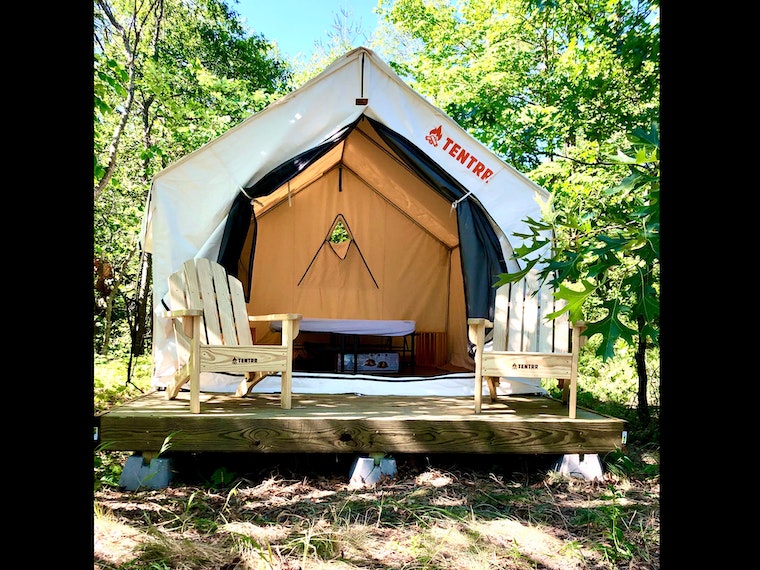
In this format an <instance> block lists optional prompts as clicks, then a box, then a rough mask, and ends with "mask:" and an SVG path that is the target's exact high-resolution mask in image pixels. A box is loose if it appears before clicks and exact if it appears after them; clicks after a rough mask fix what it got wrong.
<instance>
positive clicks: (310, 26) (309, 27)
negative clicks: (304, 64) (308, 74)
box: [230, 0, 378, 59]
mask: <svg viewBox="0 0 760 570" xmlns="http://www.w3.org/2000/svg"><path fill="white" fill-rule="evenodd" d="M377 2H378V0H239V2H238V3H237V4H235V3H234V2H230V6H231V8H232V9H233V10H235V11H236V12H237V13H238V14H240V17H241V20H243V19H244V22H243V23H244V25H245V26H246V27H247V28H248V29H249V30H251V31H253V32H256V33H259V34H263V35H264V36H265V37H266V38H267V39H268V40H269V41H272V42H277V45H279V46H280V51H281V52H282V54H283V55H284V56H285V57H288V58H294V57H296V56H297V55H298V54H299V53H303V55H304V57H305V58H306V59H308V58H309V57H310V56H311V53H312V51H313V49H314V42H315V41H317V40H323V41H325V42H327V35H328V33H329V32H330V31H331V30H332V26H333V23H334V21H335V15H336V14H339V13H340V10H341V8H343V9H345V11H346V12H351V13H352V16H351V18H350V20H349V22H351V23H353V24H355V25H361V28H362V29H363V31H364V32H365V33H366V35H367V36H368V37H371V36H372V33H373V32H374V30H375V28H376V27H377V15H376V14H374V13H373V12H372V10H373V9H374V8H375V7H376V6H377ZM362 43H364V44H366V43H367V42H362ZM354 47H356V46H354Z"/></svg>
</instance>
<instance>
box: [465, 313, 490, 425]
mask: <svg viewBox="0 0 760 570" xmlns="http://www.w3.org/2000/svg"><path fill="white" fill-rule="evenodd" d="M468 322H469V323H470V340H472V341H473V342H474V343H475V346H476V347H477V348H476V350H475V413H476V414H479V413H480V408H481V404H482V400H483V375H482V370H483V350H482V348H483V344H484V343H485V336H486V324H485V319H470V320H469V321H468ZM473 337H474V338H473Z"/></svg>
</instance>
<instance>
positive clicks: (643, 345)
mask: <svg viewBox="0 0 760 570" xmlns="http://www.w3.org/2000/svg"><path fill="white" fill-rule="evenodd" d="M637 324H638V329H639V343H638V347H637V348H636V374H637V375H638V377H639V403H638V407H637V412H638V415H639V420H640V421H641V424H642V425H643V426H644V427H646V426H648V425H649V422H650V420H651V419H652V416H651V414H650V412H649V401H648V400H647V385H648V384H649V379H648V377H647V365H646V352H647V340H646V336H645V335H644V334H643V330H644V324H645V323H644V318H643V317H639V318H638V319H637Z"/></svg>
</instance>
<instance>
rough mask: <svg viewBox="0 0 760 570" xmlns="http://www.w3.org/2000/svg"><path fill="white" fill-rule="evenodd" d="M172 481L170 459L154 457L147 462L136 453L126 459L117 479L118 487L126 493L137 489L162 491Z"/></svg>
mask: <svg viewBox="0 0 760 570" xmlns="http://www.w3.org/2000/svg"><path fill="white" fill-rule="evenodd" d="M171 480H172V462H171V459H168V458H164V457H154V458H152V459H150V461H148V460H147V457H146V458H144V457H143V456H142V455H140V454H138V453H136V454H134V455H132V456H130V457H128V458H127V462H126V463H125V464H124V468H123V469H122V471H121V477H119V487H124V488H125V489H126V490H127V491H135V490H137V489H140V488H143V489H164V488H166V487H168V486H169V482H170V481H171Z"/></svg>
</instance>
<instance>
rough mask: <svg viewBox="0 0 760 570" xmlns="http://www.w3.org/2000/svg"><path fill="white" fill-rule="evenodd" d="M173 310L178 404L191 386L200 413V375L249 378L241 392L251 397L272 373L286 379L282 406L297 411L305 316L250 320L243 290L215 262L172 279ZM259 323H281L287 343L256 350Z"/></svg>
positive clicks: (173, 392) (169, 393) (195, 264)
mask: <svg viewBox="0 0 760 570" xmlns="http://www.w3.org/2000/svg"><path fill="white" fill-rule="evenodd" d="M168 297H169V304H170V310H169V311H166V312H165V313H164V316H166V317H167V318H171V319H172V322H173V326H174V333H175V338H176V341H177V359H178V362H177V372H176V373H175V375H174V379H173V381H172V382H171V383H170V385H169V386H167V388H166V397H167V399H170V400H171V399H174V398H176V397H177V395H178V394H179V391H180V389H181V388H182V386H183V385H185V383H187V382H188V381H189V382H190V411H191V412H192V413H195V414H197V413H200V411H201V409H200V373H201V372H233V373H238V374H243V375H244V377H243V380H242V381H241V382H240V385H239V386H238V389H237V392H236V393H237V395H238V396H241V397H242V396H245V395H246V394H248V392H250V390H251V388H253V386H255V385H256V383H258V382H259V381H260V380H261V379H262V378H263V377H264V376H266V374H267V373H271V372H281V373H282V388H281V392H280V405H281V406H282V407H283V408H284V409H288V410H289V409H290V408H291V390H292V375H293V342H294V339H295V338H296V336H298V329H299V323H300V320H301V315H299V314H291V313H284V314H272V315H261V316H248V311H247V308H246V303H245V297H244V294H243V286H242V284H241V283H240V281H239V280H238V279H237V278H236V277H234V276H232V275H229V276H228V275H227V272H226V271H225V269H224V267H222V266H221V265H219V264H218V263H216V262H214V261H211V260H209V259H204V258H199V259H190V260H188V261H186V262H185V263H184V264H183V266H182V269H181V270H179V271H177V272H176V273H173V274H172V275H171V276H169V295H168ZM253 321H281V322H282V343H281V344H280V345H275V344H254V343H253V336H252V335H251V322H253Z"/></svg>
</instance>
